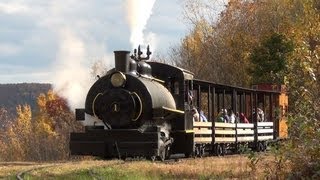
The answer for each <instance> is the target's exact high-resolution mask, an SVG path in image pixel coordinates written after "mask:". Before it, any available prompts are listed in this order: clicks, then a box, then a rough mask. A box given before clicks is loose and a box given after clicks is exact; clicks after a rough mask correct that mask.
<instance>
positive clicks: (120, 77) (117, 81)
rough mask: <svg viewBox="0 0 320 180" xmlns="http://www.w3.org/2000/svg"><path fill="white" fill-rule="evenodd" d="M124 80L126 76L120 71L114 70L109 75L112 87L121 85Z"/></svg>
mask: <svg viewBox="0 0 320 180" xmlns="http://www.w3.org/2000/svg"><path fill="white" fill-rule="evenodd" d="M125 82H126V76H125V75H124V74H123V73H122V72H115V73H114V74H112V76H111V84H112V86H114V87H121V86H123V85H124V83H125Z"/></svg>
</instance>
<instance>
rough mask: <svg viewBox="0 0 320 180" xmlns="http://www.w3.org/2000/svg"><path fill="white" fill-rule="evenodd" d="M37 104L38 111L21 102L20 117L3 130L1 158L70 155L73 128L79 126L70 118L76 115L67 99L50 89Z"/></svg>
mask: <svg viewBox="0 0 320 180" xmlns="http://www.w3.org/2000/svg"><path fill="white" fill-rule="evenodd" d="M37 104H38V109H37V111H34V110H33V111H32V110H31V108H30V106H29V105H19V106H17V108H16V110H17V117H16V119H15V120H14V121H13V122H12V123H11V124H8V125H7V128H6V129H5V130H3V133H4V134H5V135H6V136H0V145H1V148H2V149H1V150H0V159H5V160H10V161H13V160H32V161H37V160H40V161H43V160H57V159H62V158H67V157H68V152H69V148H68V142H67V140H68V137H69V132H70V131H71V130H70V129H72V128H75V127H76V126H75V124H73V123H72V122H71V120H70V119H74V117H73V114H72V113H71V112H69V109H68V108H67V105H66V102H65V101H64V99H62V98H60V97H58V96H57V95H56V94H55V93H54V92H53V91H49V92H48V93H46V94H40V95H39V96H38V97H37ZM32 112H35V113H32ZM0 130H1V129H0ZM0 133H2V132H0ZM2 145H3V146H2Z"/></svg>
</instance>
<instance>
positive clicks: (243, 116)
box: [240, 113, 249, 123]
mask: <svg viewBox="0 0 320 180" xmlns="http://www.w3.org/2000/svg"><path fill="white" fill-rule="evenodd" d="M240 122H241V123H249V121H248V119H247V118H246V116H245V115H244V114H243V113H241V114H240Z"/></svg>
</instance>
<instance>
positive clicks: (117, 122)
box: [69, 47, 286, 160]
mask: <svg viewBox="0 0 320 180" xmlns="http://www.w3.org/2000/svg"><path fill="white" fill-rule="evenodd" d="M114 54H115V68H113V69H111V70H109V71H108V72H107V73H106V74H105V75H104V76H102V77H100V78H99V79H98V80H97V81H96V82H95V83H94V84H93V85H92V87H91V88H90V90H89V92H88V94H87V97H86V102H85V108H84V109H76V120H77V121H80V122H82V123H83V124H84V126H85V132H73V133H71V135H70V144H69V145H70V151H71V154H72V155H94V156H100V157H104V158H113V157H116V158H126V157H141V156H142V157H147V158H150V159H152V160H155V159H159V160H165V159H167V158H169V157H170V155H171V154H185V155H186V156H188V157H190V156H202V155H204V154H216V155H223V154H225V153H227V152H228V151H235V152H236V151H239V148H240V146H242V145H246V146H247V147H248V148H252V149H254V150H258V151H261V150H265V149H266V146H267V143H268V142H270V141H273V140H275V139H278V138H280V137H284V136H285V135H286V132H280V131H281V130H282V131H283V129H284V130H285V128H283V126H284V125H281V124H285V123H281V121H282V119H281V117H280V116H279V113H278V114H277V113H276V112H277V111H276V110H279V107H280V106H281V107H282V106H283V108H282V109H285V105H281V104H279V102H280V101H279V100H280V99H279V97H280V95H281V93H280V92H279V91H278V90H276V89H267V90H258V89H246V88H240V87H234V86H227V85H222V84H217V83H214V82H207V81H202V80H197V79H194V74H193V73H192V72H190V71H188V70H185V69H182V68H179V67H176V66H172V65H168V64H164V63H159V62H151V61H148V59H149V57H150V54H151V52H150V51H149V47H148V48H147V53H146V56H145V57H143V56H142V55H143V53H142V51H141V50H140V47H139V48H138V50H135V51H134V53H133V54H132V55H131V56H130V52H129V51H115V52H114ZM226 108H228V109H232V110H233V111H234V112H243V113H245V114H247V116H248V119H251V120H250V123H246V124H245V123H241V122H234V123H223V122H216V121H215V120H216V118H217V115H218V113H219V111H220V109H226ZM258 108H261V109H263V110H265V112H266V113H265V116H266V117H267V118H266V120H265V121H264V122H258V118H257V113H254V111H255V112H257V110H258ZM193 109H197V111H198V112H203V113H204V114H205V115H206V117H207V122H200V121H194V112H193V111H192V110H193Z"/></svg>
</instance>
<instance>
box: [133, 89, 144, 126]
mask: <svg viewBox="0 0 320 180" xmlns="http://www.w3.org/2000/svg"><path fill="white" fill-rule="evenodd" d="M132 94H134V95H135V96H136V97H137V98H138V101H139V104H140V110H139V114H138V116H137V117H136V118H133V119H132V121H136V120H138V119H139V117H140V116H141V114H142V101H141V98H140V96H139V95H138V94H137V93H136V92H132Z"/></svg>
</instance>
